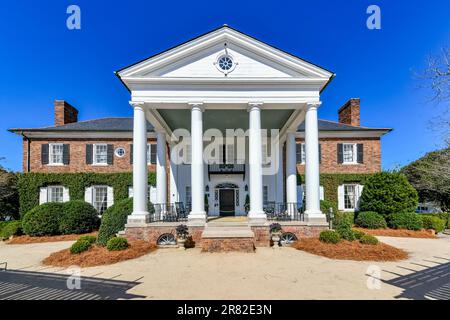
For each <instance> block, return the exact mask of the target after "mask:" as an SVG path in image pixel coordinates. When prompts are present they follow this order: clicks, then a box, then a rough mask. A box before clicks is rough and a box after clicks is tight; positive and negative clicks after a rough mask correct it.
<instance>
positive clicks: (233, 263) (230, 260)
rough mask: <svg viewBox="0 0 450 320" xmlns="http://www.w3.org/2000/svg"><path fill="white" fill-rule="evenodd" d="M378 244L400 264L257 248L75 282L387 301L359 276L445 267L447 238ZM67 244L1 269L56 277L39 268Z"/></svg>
mask: <svg viewBox="0 0 450 320" xmlns="http://www.w3.org/2000/svg"><path fill="white" fill-rule="evenodd" d="M380 240H382V241H383V242H385V243H388V244H391V245H393V246H396V247H399V248H403V249H405V250H407V251H408V252H409V253H410V255H411V257H410V258H409V259H408V260H405V261H401V262H389V263H370V262H354V261H337V260H330V259H327V258H322V257H318V256H314V255H311V254H308V253H305V252H302V251H298V250H295V249H291V248H282V249H280V250H273V249H269V248H260V249H258V250H257V252H256V253H254V254H244V253H226V254H225V253H224V254H206V253H201V252H200V250H198V249H191V250H187V251H178V250H173V249H166V250H158V251H157V252H154V253H151V254H148V255H146V256H143V257H141V258H138V259H135V260H132V261H125V262H121V263H118V264H115V265H111V266H103V267H93V268H86V269H83V271H82V275H83V276H90V277H96V278H102V279H114V280H126V281H134V280H138V282H140V284H138V285H137V286H135V287H133V288H132V289H131V290H129V291H128V293H130V294H136V295H140V296H144V297H146V298H147V299H393V298H395V297H397V296H399V295H400V294H401V293H402V292H403V289H402V288H400V287H398V286H394V285H391V284H388V283H385V282H384V281H383V282H381V283H380V282H377V281H376V280H374V279H373V278H371V277H368V276H367V273H368V272H369V273H372V272H375V274H376V272H378V271H380V276H381V279H382V280H387V281H389V280H392V279H396V278H399V277H401V276H403V275H408V274H413V273H414V272H415V271H421V270H427V269H428V267H434V266H439V265H443V264H444V263H447V264H448V263H449V262H450V237H448V236H447V237H443V238H440V239H431V240H430V239H407V238H387V237H380ZM70 244H71V242H58V243H43V244H31V245H5V244H4V243H0V263H1V262H4V261H7V262H8V269H22V270H26V271H40V272H55V273H64V270H63V269H62V268H48V267H44V266H42V265H40V261H41V260H42V259H43V258H45V257H46V256H47V255H48V254H49V253H51V252H54V251H57V250H60V249H63V248H66V247H69V246H70ZM368 268H369V269H368ZM367 283H369V284H370V286H371V289H370V288H368V286H367ZM378 284H380V288H379V289H376V287H377V286H378Z"/></svg>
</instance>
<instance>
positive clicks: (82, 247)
mask: <svg viewBox="0 0 450 320" xmlns="http://www.w3.org/2000/svg"><path fill="white" fill-rule="evenodd" d="M91 246H92V243H91V242H89V241H87V240H82V239H78V240H77V241H76V242H75V243H74V244H73V245H72V246H71V247H70V253H71V254H78V253H82V252H84V251H87V250H89V248H90V247H91Z"/></svg>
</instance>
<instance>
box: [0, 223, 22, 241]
mask: <svg viewBox="0 0 450 320" xmlns="http://www.w3.org/2000/svg"><path fill="white" fill-rule="evenodd" d="M22 233H23V231H22V221H20V220H13V221H2V222H1V223H0V240H1V239H9V237H11V236H20V235H21V234H22Z"/></svg>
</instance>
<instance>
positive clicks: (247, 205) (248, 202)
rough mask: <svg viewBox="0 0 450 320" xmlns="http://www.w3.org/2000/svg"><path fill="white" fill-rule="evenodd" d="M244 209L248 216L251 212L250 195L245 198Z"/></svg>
mask: <svg viewBox="0 0 450 320" xmlns="http://www.w3.org/2000/svg"><path fill="white" fill-rule="evenodd" d="M244 209H245V213H247V214H248V212H249V211H250V196H249V195H248V194H247V195H246V196H245V203H244Z"/></svg>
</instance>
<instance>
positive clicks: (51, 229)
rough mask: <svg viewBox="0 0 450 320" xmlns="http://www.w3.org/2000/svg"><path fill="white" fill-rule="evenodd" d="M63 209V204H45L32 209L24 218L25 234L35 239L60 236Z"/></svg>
mask: <svg viewBox="0 0 450 320" xmlns="http://www.w3.org/2000/svg"><path fill="white" fill-rule="evenodd" d="M62 209H63V206H62V203H45V204H43V205H40V206H37V207H35V208H34V209H31V210H30V211H29V212H28V213H27V214H25V216H24V217H23V220H22V228H23V232H24V233H25V234H27V235H29V236H34V237H39V236H53V235H56V234H58V233H59V219H60V217H61V215H62Z"/></svg>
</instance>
